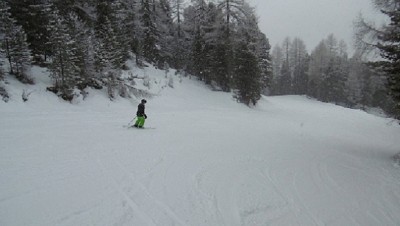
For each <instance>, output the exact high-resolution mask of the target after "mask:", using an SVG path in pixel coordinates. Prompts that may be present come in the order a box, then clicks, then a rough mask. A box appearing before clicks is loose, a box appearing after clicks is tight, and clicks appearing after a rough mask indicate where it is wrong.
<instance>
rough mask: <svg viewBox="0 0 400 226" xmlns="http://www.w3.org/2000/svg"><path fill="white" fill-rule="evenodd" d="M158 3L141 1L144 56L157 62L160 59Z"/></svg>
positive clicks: (140, 11)
mask: <svg viewBox="0 0 400 226" xmlns="http://www.w3.org/2000/svg"><path fill="white" fill-rule="evenodd" d="M155 11H156V5H155V3H154V1H152V0H142V1H141V3H140V10H139V16H140V22H141V30H142V37H141V51H142V54H143V57H144V58H145V59H146V60H147V61H148V62H150V63H154V64H156V63H157V62H158V61H159V59H160V46H159V39H160V33H159V30H158V28H157V22H156V18H155V16H156V13H155Z"/></svg>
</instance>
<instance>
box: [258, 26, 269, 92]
mask: <svg viewBox="0 0 400 226" xmlns="http://www.w3.org/2000/svg"><path fill="white" fill-rule="evenodd" d="M270 49H271V45H270V44H269V41H268V39H267V37H266V36H265V34H264V33H261V32H259V33H258V41H257V47H256V52H257V58H258V65H259V69H260V73H261V80H262V89H263V93H266V94H269V93H270V87H271V83H272V59H271V55H270Z"/></svg>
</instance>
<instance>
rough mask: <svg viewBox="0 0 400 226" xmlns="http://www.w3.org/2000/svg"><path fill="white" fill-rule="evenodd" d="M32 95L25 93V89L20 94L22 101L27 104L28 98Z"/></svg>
mask: <svg viewBox="0 0 400 226" xmlns="http://www.w3.org/2000/svg"><path fill="white" fill-rule="evenodd" d="M32 93H33V91H30V92H29V91H26V90H25V89H24V90H23V92H22V100H23V101H24V102H27V101H28V100H29V96H30V95H31V94H32Z"/></svg>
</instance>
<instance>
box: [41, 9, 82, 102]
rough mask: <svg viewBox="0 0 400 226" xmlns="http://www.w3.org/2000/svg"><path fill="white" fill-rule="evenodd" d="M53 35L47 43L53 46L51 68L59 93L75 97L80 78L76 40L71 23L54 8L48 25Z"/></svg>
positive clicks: (67, 98) (70, 97)
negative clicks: (74, 91)
mask: <svg viewBox="0 0 400 226" xmlns="http://www.w3.org/2000/svg"><path fill="white" fill-rule="evenodd" d="M48 29H49V31H50V33H51V36H50V38H49V42H48V43H47V44H48V45H49V46H50V47H51V53H52V55H51V63H50V65H49V69H50V72H51V77H52V79H53V80H54V86H55V89H56V91H58V94H59V95H60V96H61V97H63V98H64V99H65V100H71V99H72V98H73V96H72V92H73V89H74V88H75V85H76V83H77V80H78V78H79V70H78V68H79V67H78V65H77V64H78V58H77V55H76V45H75V44H76V42H75V40H73V38H72V35H71V34H72V31H71V29H70V24H68V21H67V20H66V18H63V17H62V16H61V15H60V14H59V11H58V10H57V9H56V8H54V9H53V10H52V14H51V15H50V24H49V27H48Z"/></svg>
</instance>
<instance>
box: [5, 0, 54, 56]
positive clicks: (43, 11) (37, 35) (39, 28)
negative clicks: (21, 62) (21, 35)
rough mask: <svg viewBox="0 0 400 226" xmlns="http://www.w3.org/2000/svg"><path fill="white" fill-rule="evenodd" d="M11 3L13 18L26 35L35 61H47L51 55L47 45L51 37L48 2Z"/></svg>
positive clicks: (14, 0) (20, 0) (10, 0)
mask: <svg viewBox="0 0 400 226" xmlns="http://www.w3.org/2000/svg"><path fill="white" fill-rule="evenodd" d="M9 2H10V6H11V10H10V12H11V14H12V15H13V18H15V19H16V21H17V24H18V25H21V26H22V28H23V30H24V31H25V33H26V36H27V38H26V40H27V42H28V43H29V47H30V49H31V52H32V55H33V57H34V58H33V59H34V61H35V62H43V61H45V60H46V59H47V56H48V54H49V52H48V51H49V50H48V49H47V45H46V43H47V42H48V40H49V36H50V34H49V32H48V30H47V29H46V25H47V24H48V22H49V18H48V14H49V12H50V5H49V3H48V0H35V1H29V0H9Z"/></svg>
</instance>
